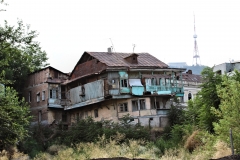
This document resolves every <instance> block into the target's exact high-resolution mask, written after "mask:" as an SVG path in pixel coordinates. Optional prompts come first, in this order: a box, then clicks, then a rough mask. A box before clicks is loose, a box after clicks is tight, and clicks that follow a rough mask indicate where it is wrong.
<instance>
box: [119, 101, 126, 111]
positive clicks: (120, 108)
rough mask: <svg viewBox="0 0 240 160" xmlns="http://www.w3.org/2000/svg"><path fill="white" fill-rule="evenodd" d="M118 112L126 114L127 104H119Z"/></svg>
mask: <svg viewBox="0 0 240 160" xmlns="http://www.w3.org/2000/svg"><path fill="white" fill-rule="evenodd" d="M119 111H120V112H127V111H128V104H127V103H122V104H119Z"/></svg>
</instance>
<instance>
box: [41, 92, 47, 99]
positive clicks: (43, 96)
mask: <svg viewBox="0 0 240 160" xmlns="http://www.w3.org/2000/svg"><path fill="white" fill-rule="evenodd" d="M45 93H46V92H45V91H42V101H45Z"/></svg>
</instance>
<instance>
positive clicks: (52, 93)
mask: <svg viewBox="0 0 240 160" xmlns="http://www.w3.org/2000/svg"><path fill="white" fill-rule="evenodd" d="M49 93H50V94H49V98H53V99H56V98H58V90H54V89H50V90H49Z"/></svg>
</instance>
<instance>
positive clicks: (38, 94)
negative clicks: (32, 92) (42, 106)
mask: <svg viewBox="0 0 240 160" xmlns="http://www.w3.org/2000/svg"><path fill="white" fill-rule="evenodd" d="M37 102H40V92H38V93H37Z"/></svg>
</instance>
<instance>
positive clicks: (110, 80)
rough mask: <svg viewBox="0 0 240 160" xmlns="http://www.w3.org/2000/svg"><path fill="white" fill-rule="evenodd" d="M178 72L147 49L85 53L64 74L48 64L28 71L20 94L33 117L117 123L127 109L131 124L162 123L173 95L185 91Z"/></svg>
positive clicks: (44, 119) (45, 119)
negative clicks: (28, 105) (26, 98)
mask: <svg viewBox="0 0 240 160" xmlns="http://www.w3.org/2000/svg"><path fill="white" fill-rule="evenodd" d="M183 71H185V69H183V68H169V67H168V65H166V64H165V63H163V62H162V61H160V60H158V59H157V58H155V57H154V56H152V55H150V54H148V53H113V52H84V53H83V55H82V56H81V58H80V59H79V61H78V62H77V64H76V65H75V67H74V69H73V71H72V72H71V74H70V75H69V77H68V75H67V74H64V73H62V72H60V71H58V70H56V69H54V68H52V67H48V68H45V69H42V70H40V71H38V72H35V73H33V74H31V75H29V79H28V82H27V83H26V84H27V85H26V88H25V97H29V98H28V99H30V100H29V103H30V105H31V111H32V113H33V115H35V117H36V119H35V122H36V121H39V122H46V123H48V124H52V123H57V122H60V121H62V122H65V124H67V125H71V124H73V123H75V122H76V120H78V119H83V118H86V117H88V116H91V117H93V119H94V120H96V121H100V120H112V121H114V122H118V121H119V120H120V119H121V118H122V117H123V116H124V115H127V114H129V115H130V116H132V117H133V118H134V122H133V123H141V124H142V125H151V126H156V127H164V126H166V124H167V117H166V114H167V112H168V110H169V109H170V106H171V104H172V98H173V97H174V96H177V97H180V98H182V97H183V96H184V90H183V81H182V72H183ZM50 73H51V77H52V78H49V74H50ZM37 77H39V78H37ZM36 79H38V80H36ZM43 95H44V97H45V98H42V97H43ZM32 97H35V98H32ZM43 99H44V100H43ZM40 115H41V116H40Z"/></svg>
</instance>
